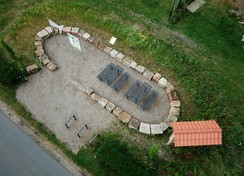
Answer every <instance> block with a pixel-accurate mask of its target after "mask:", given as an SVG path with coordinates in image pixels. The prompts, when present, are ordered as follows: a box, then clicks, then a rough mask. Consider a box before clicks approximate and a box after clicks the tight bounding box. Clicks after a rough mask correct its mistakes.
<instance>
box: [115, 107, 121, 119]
mask: <svg viewBox="0 0 244 176" xmlns="http://www.w3.org/2000/svg"><path fill="white" fill-rule="evenodd" d="M122 112H123V110H122V109H121V108H120V107H117V108H115V109H114V110H113V114H114V115H116V116H117V117H119V115H120V114H121V113H122Z"/></svg>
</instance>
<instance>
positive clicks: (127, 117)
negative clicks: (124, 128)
mask: <svg viewBox="0 0 244 176" xmlns="http://www.w3.org/2000/svg"><path fill="white" fill-rule="evenodd" d="M118 118H119V120H120V121H122V122H123V123H129V121H130V119H131V116H130V114H128V113H127V112H122V113H121V114H120V115H119V117H118Z"/></svg>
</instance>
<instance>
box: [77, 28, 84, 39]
mask: <svg viewBox="0 0 244 176" xmlns="http://www.w3.org/2000/svg"><path fill="white" fill-rule="evenodd" d="M84 34H85V31H83V30H82V29H80V30H79V32H78V33H77V35H78V36H79V37H82V36H83V35H84Z"/></svg>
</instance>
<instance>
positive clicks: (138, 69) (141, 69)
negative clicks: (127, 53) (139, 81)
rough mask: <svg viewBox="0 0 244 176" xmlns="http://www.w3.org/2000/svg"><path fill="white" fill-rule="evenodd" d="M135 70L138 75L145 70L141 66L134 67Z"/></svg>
mask: <svg viewBox="0 0 244 176" xmlns="http://www.w3.org/2000/svg"><path fill="white" fill-rule="evenodd" d="M135 70H136V71H137V72H139V73H141V74H142V73H143V72H144V71H145V70H146V69H145V67H143V66H141V65H137V66H136V67H135Z"/></svg>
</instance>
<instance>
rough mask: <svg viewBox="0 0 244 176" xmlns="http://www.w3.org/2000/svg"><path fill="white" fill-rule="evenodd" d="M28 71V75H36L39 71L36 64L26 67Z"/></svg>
mask: <svg viewBox="0 0 244 176" xmlns="http://www.w3.org/2000/svg"><path fill="white" fill-rule="evenodd" d="M26 71H27V73H36V72H37V71H38V67H37V65H36V64H33V65H29V66H28V67H26Z"/></svg>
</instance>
